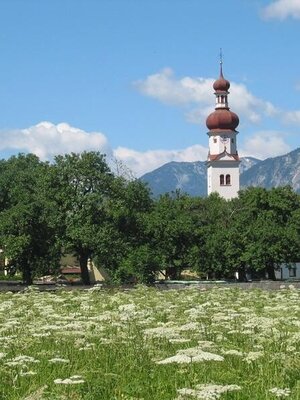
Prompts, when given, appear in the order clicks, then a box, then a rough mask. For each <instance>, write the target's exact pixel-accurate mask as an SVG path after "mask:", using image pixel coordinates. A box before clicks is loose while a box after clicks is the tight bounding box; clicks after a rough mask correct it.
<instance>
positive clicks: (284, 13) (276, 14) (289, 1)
mask: <svg viewBox="0 0 300 400" xmlns="http://www.w3.org/2000/svg"><path fill="white" fill-rule="evenodd" d="M262 16H263V17H264V18H266V19H271V18H275V19H280V20H283V19H286V18H288V17H292V18H295V19H300V1H299V0H276V1H273V2H272V3H270V4H269V5H267V6H266V7H265V8H264V9H263V10H262Z"/></svg>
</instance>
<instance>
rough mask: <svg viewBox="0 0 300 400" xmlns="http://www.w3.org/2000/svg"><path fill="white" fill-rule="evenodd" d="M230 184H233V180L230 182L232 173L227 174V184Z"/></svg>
mask: <svg viewBox="0 0 300 400" xmlns="http://www.w3.org/2000/svg"><path fill="white" fill-rule="evenodd" d="M230 184H231V182H230V175H229V174H227V175H226V185H230Z"/></svg>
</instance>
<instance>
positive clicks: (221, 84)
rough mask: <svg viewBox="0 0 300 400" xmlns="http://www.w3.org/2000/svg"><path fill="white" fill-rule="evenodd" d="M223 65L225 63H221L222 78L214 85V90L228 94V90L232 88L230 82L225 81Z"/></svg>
mask: <svg viewBox="0 0 300 400" xmlns="http://www.w3.org/2000/svg"><path fill="white" fill-rule="evenodd" d="M222 65H223V62H222V61H220V77H219V79H217V80H216V81H215V83H214V84H213V88H214V89H215V91H216V92H228V90H229V88H230V82H229V81H228V80H227V79H225V78H224V76H223V68H222Z"/></svg>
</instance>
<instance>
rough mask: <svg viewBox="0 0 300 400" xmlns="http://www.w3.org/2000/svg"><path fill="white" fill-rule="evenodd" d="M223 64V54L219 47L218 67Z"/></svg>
mask: <svg viewBox="0 0 300 400" xmlns="http://www.w3.org/2000/svg"><path fill="white" fill-rule="evenodd" d="M222 64H223V52H222V47H220V65H222Z"/></svg>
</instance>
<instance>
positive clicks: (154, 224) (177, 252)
mask: <svg viewBox="0 0 300 400" xmlns="http://www.w3.org/2000/svg"><path fill="white" fill-rule="evenodd" d="M191 204H192V200H191V198H190V197H189V196H187V195H184V194H181V193H180V192H176V193H174V194H173V195H169V194H165V195H163V196H161V197H160V198H159V199H158V200H157V201H156V202H155V204H154V207H153V209H152V211H151V212H150V213H149V215H148V217H147V223H146V235H147V237H148V241H149V245H150V247H151V248H152V249H153V251H155V253H156V254H157V256H158V257H159V259H160V260H161V269H164V270H166V273H167V275H168V276H169V277H170V278H171V279H177V278H179V277H180V274H181V271H182V270H183V269H185V268H189V267H190V264H189V258H188V254H189V249H190V247H191V246H192V243H193V220H192V218H191V212H190V206H191Z"/></svg>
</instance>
